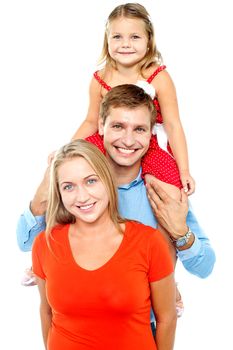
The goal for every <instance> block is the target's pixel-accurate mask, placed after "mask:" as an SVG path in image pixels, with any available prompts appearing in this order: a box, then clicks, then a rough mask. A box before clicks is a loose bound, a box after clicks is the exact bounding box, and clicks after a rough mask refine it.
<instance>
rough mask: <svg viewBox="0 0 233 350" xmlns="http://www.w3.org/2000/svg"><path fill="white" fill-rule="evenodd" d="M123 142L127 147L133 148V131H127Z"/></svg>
mask: <svg viewBox="0 0 233 350" xmlns="http://www.w3.org/2000/svg"><path fill="white" fill-rule="evenodd" d="M122 141H123V143H124V144H125V146H127V147H130V146H133V145H134V143H135V139H134V135H133V132H132V131H131V130H126V131H125V134H124V136H123V139H122Z"/></svg>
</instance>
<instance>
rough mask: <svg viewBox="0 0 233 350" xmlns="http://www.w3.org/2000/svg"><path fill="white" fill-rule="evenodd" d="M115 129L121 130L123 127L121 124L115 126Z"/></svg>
mask: <svg viewBox="0 0 233 350" xmlns="http://www.w3.org/2000/svg"><path fill="white" fill-rule="evenodd" d="M113 128H114V129H121V128H122V126H121V125H120V124H115V125H113Z"/></svg>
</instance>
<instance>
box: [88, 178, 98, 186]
mask: <svg viewBox="0 0 233 350" xmlns="http://www.w3.org/2000/svg"><path fill="white" fill-rule="evenodd" d="M96 182H97V179H88V180H87V183H88V185H93V184H95V183H96Z"/></svg>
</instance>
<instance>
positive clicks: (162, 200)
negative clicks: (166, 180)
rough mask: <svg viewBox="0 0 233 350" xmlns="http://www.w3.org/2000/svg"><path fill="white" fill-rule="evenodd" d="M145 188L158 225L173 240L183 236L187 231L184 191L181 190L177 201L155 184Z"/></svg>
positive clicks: (186, 207)
mask: <svg viewBox="0 0 233 350" xmlns="http://www.w3.org/2000/svg"><path fill="white" fill-rule="evenodd" d="M146 187H147V194H148V198H149V201H150V204H151V207H152V209H153V212H154V214H155V216H156V218H157V220H158V222H159V223H160V225H161V226H163V227H164V228H165V230H167V231H168V233H169V234H170V236H171V238H172V239H174V240H176V239H178V238H180V237H182V236H184V235H185V234H186V233H187V231H188V227H187V224H186V217H187V214H188V197H187V195H186V194H185V192H184V190H181V196H180V200H178V201H177V200H175V199H173V198H171V197H170V196H169V195H168V194H167V193H166V192H165V191H163V190H162V188H161V187H160V186H159V185H157V184H155V182H151V183H150V184H147V185H146Z"/></svg>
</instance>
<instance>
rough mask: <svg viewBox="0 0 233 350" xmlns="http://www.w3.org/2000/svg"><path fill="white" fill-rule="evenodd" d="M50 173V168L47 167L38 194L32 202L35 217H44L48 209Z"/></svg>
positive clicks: (31, 206)
mask: <svg viewBox="0 0 233 350" xmlns="http://www.w3.org/2000/svg"><path fill="white" fill-rule="evenodd" d="M49 172H50V166H48V167H47V169H46V171H45V173H44V177H43V180H42V181H41V183H40V185H39V187H38V188H37V190H36V193H35V195H34V197H33V200H32V201H31V204H30V208H31V212H32V214H33V215H35V216H38V215H44V214H45V212H46V209H47V201H48V190H49Z"/></svg>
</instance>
